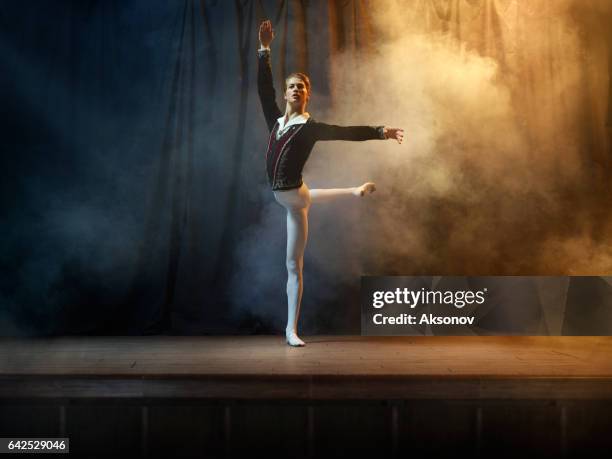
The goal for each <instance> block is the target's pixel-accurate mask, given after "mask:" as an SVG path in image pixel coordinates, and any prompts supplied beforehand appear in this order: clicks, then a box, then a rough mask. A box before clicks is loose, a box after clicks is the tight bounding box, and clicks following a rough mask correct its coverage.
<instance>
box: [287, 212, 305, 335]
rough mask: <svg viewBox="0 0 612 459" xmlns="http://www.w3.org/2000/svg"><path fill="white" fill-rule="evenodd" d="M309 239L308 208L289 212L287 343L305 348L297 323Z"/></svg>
mask: <svg viewBox="0 0 612 459" xmlns="http://www.w3.org/2000/svg"><path fill="white" fill-rule="evenodd" d="M307 239H308V207H305V208H301V209H288V210H287V308H288V309H287V328H286V329H285V334H286V337H287V343H288V344H289V345H291V346H303V345H304V341H302V340H301V339H300V338H299V337H298V335H297V321H298V317H299V315H300V304H301V302H302V292H303V290H304V283H303V277H302V271H303V268H304V251H305V249H306V241H307Z"/></svg>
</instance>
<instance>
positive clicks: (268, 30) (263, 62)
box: [257, 20, 281, 131]
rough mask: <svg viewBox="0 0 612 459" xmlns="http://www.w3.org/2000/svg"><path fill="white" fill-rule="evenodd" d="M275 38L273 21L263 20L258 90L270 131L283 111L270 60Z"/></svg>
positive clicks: (260, 28) (260, 36) (260, 34)
mask: <svg viewBox="0 0 612 459" xmlns="http://www.w3.org/2000/svg"><path fill="white" fill-rule="evenodd" d="M273 39H274V30H272V23H271V22H270V21H269V20H268V21H264V22H262V23H261V25H260V26H259V44H260V47H259V51H258V54H259V63H258V70H257V91H258V93H259V100H260V102H261V108H262V109H263V112H264V116H265V117H266V123H267V125H268V130H269V131H272V128H273V127H274V123H275V122H276V120H277V118H279V117H280V116H281V111H280V109H279V108H278V105H277V104H276V93H275V91H274V81H273V79H272V64H271V62H270V43H272V40H273Z"/></svg>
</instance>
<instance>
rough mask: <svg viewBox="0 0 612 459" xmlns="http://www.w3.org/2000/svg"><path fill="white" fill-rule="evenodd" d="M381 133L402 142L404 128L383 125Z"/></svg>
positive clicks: (387, 137)
mask: <svg viewBox="0 0 612 459" xmlns="http://www.w3.org/2000/svg"><path fill="white" fill-rule="evenodd" d="M383 133H384V134H385V138H386V139H395V140H397V143H402V140H404V130H403V129H401V128H390V127H386V126H385V128H384V130H383Z"/></svg>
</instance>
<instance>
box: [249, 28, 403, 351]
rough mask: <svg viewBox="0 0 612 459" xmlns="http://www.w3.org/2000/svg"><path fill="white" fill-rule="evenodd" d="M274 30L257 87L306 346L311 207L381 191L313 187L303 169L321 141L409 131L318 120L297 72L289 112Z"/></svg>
mask: <svg viewBox="0 0 612 459" xmlns="http://www.w3.org/2000/svg"><path fill="white" fill-rule="evenodd" d="M273 39H274V31H273V29H272V24H271V22H270V21H269V20H267V21H264V22H262V23H261V25H260V26H259V43H260V47H259V50H258V58H259V63H258V72H257V89H258V92H259V99H260V101H261V106H262V108H263V112H264V116H265V118H266V123H267V124H268V129H269V131H270V139H269V141H268V149H267V152H266V170H267V175H268V182H269V184H270V186H271V187H272V191H273V192H274V198H275V199H276V201H277V202H278V203H279V204H280V205H281V206H283V207H284V208H285V209H286V210H287V327H286V329H285V337H286V339H287V344H289V345H290V346H304V341H302V340H301V339H300V338H299V336H298V335H297V322H298V317H299V314H300V303H301V300H302V292H303V282H302V271H303V265H304V250H305V248H306V240H307V238H308V210H309V208H310V204H311V203H313V202H321V201H329V200H333V199H336V198H338V197H341V196H357V197H361V196H364V195H366V194H369V193H373V192H374V191H375V190H376V185H375V184H374V183H372V182H366V183H364V184H363V185H361V186H358V187H352V188H336V189H319V190H309V189H308V187H307V186H306V184H305V183H304V181H303V180H302V169H303V168H304V164H305V163H306V160H307V159H308V156H309V155H310V152H311V150H312V148H313V146H314V144H315V142H316V141H318V140H359V141H361V140H371V139H395V140H397V142H398V143H402V140H403V138H404V131H403V130H402V129H398V128H389V127H385V126H378V127H372V126H334V125H331V124H325V123H320V122H318V121H315V120H313V119H312V118H311V117H310V114H309V113H308V112H306V105H307V104H308V100H309V99H310V79H309V78H308V76H306V75H304V74H303V73H292V74H290V75H289V76H288V77H287V78H286V79H285V93H284V96H283V97H284V99H285V101H286V106H285V113H284V114H282V113H281V111H280V109H279V107H278V105H277V104H276V94H275V91H274V84H273V80H272V66H271V61H270V43H272V40H273Z"/></svg>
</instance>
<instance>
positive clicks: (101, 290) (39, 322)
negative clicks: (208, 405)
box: [0, 0, 612, 335]
mask: <svg viewBox="0 0 612 459" xmlns="http://www.w3.org/2000/svg"><path fill="white" fill-rule="evenodd" d="M607 3H608V2H606V1H604V0H602V1H598V0H589V1H578V0H574V1H571V0H559V1H555V0H533V1H531V0H530V1H527V0H404V1H401V0H397V1H391V0H388V1H375V0H369V1H367V0H343V1H341V0H335V1H334V0H330V1H329V2H324V1H308V0H291V1H288V0H282V1H278V0H274V1H271V0H270V1H243V0H235V1H233V2H222V1H215V0H200V1H195V0H185V1H176V2H161V1H150V0H149V1H143V0H131V1H123V0H122V1H117V0H106V1H98V0H86V1H78V2H77V1H72V2H71V1H58V2H52V3H50V2H42V1H36V2H26V3H22V4H18V3H13V4H9V5H3V6H1V7H0V23H1V24H2V28H1V30H2V32H1V33H0V50H1V55H2V60H1V62H2V72H0V80H1V82H2V84H1V85H0V88H1V89H0V90H1V91H2V101H3V104H2V105H3V107H4V110H3V111H2V112H3V113H2V121H3V122H2V130H3V136H2V137H3V139H4V148H3V154H2V159H1V161H2V170H3V171H4V178H3V180H2V181H1V182H0V183H1V185H0V186H1V187H2V194H1V203H2V207H1V209H2V211H1V213H0V221H1V222H2V233H3V234H2V235H3V237H2V239H1V240H0V266H1V269H2V276H1V277H0V330H1V332H2V334H10V335H31V334H72V333H75V334H96V333H131V334H139V333H143V332H145V333H146V332H151V333H155V332H159V331H162V330H164V329H166V330H167V329H168V328H169V327H170V330H171V332H173V333H177V334H197V333H253V332H275V331H277V330H279V329H281V328H282V321H283V319H284V317H285V308H286V306H285V297H284V295H285V292H284V276H285V273H284V244H285V240H284V237H285V236H284V215H283V213H282V210H281V209H280V207H278V206H277V205H276V204H275V203H274V201H273V198H272V195H271V192H270V191H269V189H268V188H267V185H266V181H265V173H264V161H263V154H264V150H265V143H266V137H267V132H266V129H265V123H264V120H263V116H262V114H261V110H260V107H259V102H258V99H257V92H256V49H257V47H258V41H257V28H258V24H259V23H260V21H261V20H263V19H265V18H270V19H271V20H272V22H273V25H274V28H275V31H276V38H275V40H274V42H273V44H272V48H273V50H272V54H273V67H274V69H273V70H274V77H275V81H276V87H277V95H278V96H279V97H278V100H279V102H281V99H280V93H281V92H282V81H283V75H286V74H288V73H289V72H291V71H304V72H307V73H308V74H309V75H311V79H312V82H313V91H314V92H313V97H312V102H311V104H310V106H309V111H310V112H311V113H312V114H313V116H314V117H315V118H317V119H320V120H322V121H327V122H332V123H335V124H372V125H378V124H387V125H396V126H400V127H403V128H404V129H405V130H406V143H405V145H402V146H401V147H400V146H397V145H392V142H382V143H380V142H366V143H364V144H359V145H355V144H345V143H340V142H329V143H321V144H320V145H318V146H317V147H316V148H315V150H314V151H313V156H312V158H311V160H310V161H309V163H308V165H307V168H306V170H305V178H306V180H307V182H308V183H309V185H310V186H311V187H312V186H317V187H325V186H329V187H332V186H333V187H335V186H348V185H356V184H361V183H363V182H364V181H366V180H369V179H372V180H374V181H376V182H377V183H378V186H379V191H377V193H376V194H375V195H373V196H372V197H371V199H367V200H365V199H364V200H363V202H360V203H354V202H347V203H338V204H331V205H329V206H321V208H317V209H314V208H313V210H312V214H311V234H310V240H309V245H308V248H307V257H306V271H305V279H306V290H305V297H304V303H303V322H302V323H303V329H304V332H305V333H306V334H309V333H348V332H350V333H358V331H359V303H358V293H359V276H360V275H362V274H371V275H392V274H397V275H530V274H539V275H558V274H574V275H580V274H584V275H604V274H608V275H609V274H610V273H611V272H612V246H611V240H612V237H611V234H612V232H611V230H612V220H611V218H610V212H609V209H610V196H611V194H610V191H611V190H610V183H611V181H610V178H611V175H612V174H611V166H612V160H611V154H610V153H611V152H610V144H611V143H610V142H611V137H610V120H611V113H612V108H611V105H610V101H609V100H610V97H609V94H610V71H609V69H610V62H611V58H612V46H611V45H612V32H611V31H610V28H609V27H608V25H609V23H610V7H609V6H608V4H607ZM606 317H607V316H606ZM609 318H612V316H611V317H609ZM609 323H610V324H612V320H611V321H609ZM559 326H561V325H559ZM599 329H600V328H598V330H599ZM607 330H608V331H612V325H610V326H608V328H607ZM583 331H584V332H587V333H588V329H585V330H583ZM553 332H554V330H553ZM556 332H557V333H558V332H560V329H558V330H557V331H556Z"/></svg>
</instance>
